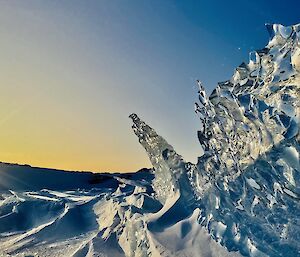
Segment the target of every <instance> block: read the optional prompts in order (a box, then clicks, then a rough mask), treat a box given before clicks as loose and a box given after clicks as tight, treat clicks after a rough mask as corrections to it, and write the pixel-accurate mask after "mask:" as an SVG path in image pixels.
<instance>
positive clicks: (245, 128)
mask: <svg viewBox="0 0 300 257" xmlns="http://www.w3.org/2000/svg"><path fill="white" fill-rule="evenodd" d="M267 29H268V31H269V34H270V41H269V43H268V44H267V46H266V47H265V48H264V49H262V50H258V51H255V52H252V53H250V60H249V63H248V64H245V63H243V64H241V65H240V66H239V67H237V68H236V70H235V72H234V75H233V77H232V78H231V79H230V80H228V81H225V82H222V83H219V84H218V86H217V88H216V89H215V90H214V91H213V92H212V94H211V95H210V96H207V94H206V92H205V90H204V87H203V85H202V84H201V82H200V81H198V86H199V102H198V103H196V104H195V111H196V113H197V115H199V118H200V121H201V123H200V131H199V132H198V138H199V141H200V144H201V146H202V147H203V150H204V154H203V155H202V156H200V157H199V158H198V162H197V164H193V163H189V162H186V161H185V160H184V158H183V157H182V156H180V155H179V154H177V153H176V151H175V150H174V148H173V147H172V146H171V145H170V144H168V143H167V142H166V140H164V139H163V138H162V137H161V136H159V135H158V134H157V133H156V132H155V131H154V130H153V129H152V128H151V127H150V126H148V125H147V124H146V123H145V122H143V121H142V120H141V119H140V118H139V117H138V116H137V115H135V114H132V115H131V116H130V117H131V119H132V120H133V130H134V132H135V134H136V135H137V137H138V138H139V141H140V143H141V145H142V146H143V147H144V148H145V149H146V151H147V153H148V155H149V158H150V161H151V163H152V164H153V168H154V175H155V178H154V180H152V178H151V176H147V175H149V174H146V173H142V174H138V173H137V174H136V175H134V177H132V178H130V179H129V178H128V179H127V178H124V177H118V176H116V177H114V179H115V180H117V181H118V184H117V185H118V186H117V188H115V187H114V186H112V185H115V182H113V183H110V182H109V181H108V180H106V185H107V187H106V188H98V189H93V190H88V191H87V190H70V191H67V192H64V191H60V192H58V191H52V190H40V191H35V192H24V191H19V192H14V191H8V192H0V246H1V247H0V256H45V257H46V256H64V257H65V256H76V257H79V256H115V257H118V256H130V257H141V256H165V257H166V256H189V257H194V256H201V257H208V256H210V257H219V256H223V257H226V256H228V257H229V256H241V255H242V256H272V257H273V256H274V257H275V256H276V257H277V256H293V257H294V256H300V245H299V239H300V227H299V226H300V222H299V211H300V204H299V196H300V188H299V183H300V164H299V150H300V147H299V133H298V132H299V131H298V130H299V104H300V103H299V100H298V99H299V85H300V81H299V80H300V79H299V72H300V45H299V40H300V32H299V30H300V25H295V26H290V27H284V26H282V25H276V24H274V25H267ZM109 185H111V186H109Z"/></svg>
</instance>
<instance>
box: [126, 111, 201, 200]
mask: <svg viewBox="0 0 300 257" xmlns="http://www.w3.org/2000/svg"><path fill="white" fill-rule="evenodd" d="M129 117H130V118H131V119H132V121H133V126H132V128H133V131H134V133H135V134H136V135H137V137H138V138H139V142H140V143H141V145H142V146H143V147H144V148H145V150H146V152H147V154H148V156H149V158H150V161H151V163H152V165H153V167H154V172H155V179H154V182H153V187H154V190H155V192H156V195H157V198H158V199H159V200H160V201H161V202H162V203H164V202H165V201H166V199H167V198H168V197H170V196H172V195H174V194H175V193H178V192H179V193H180V195H181V196H182V197H184V198H185V200H186V204H187V205H188V204H189V202H192V201H193V197H194V196H193V191H192V190H191V185H190V183H189V178H188V174H189V172H190V170H191V169H193V168H195V166H194V165H192V164H191V163H187V162H185V161H184V160H183V158H182V157H181V156H180V155H179V154H177V153H176V152H175V150H174V148H173V147H172V146H171V145H170V144H168V143H167V141H166V140H165V139H164V138H162V137H161V136H159V135H158V134H157V133H156V132H155V131H154V129H152V128H151V127H150V126H148V125H147V124H146V123H145V122H143V121H142V120H141V119H140V118H139V117H138V116H137V115H136V114H131V115H130V116H129Z"/></svg>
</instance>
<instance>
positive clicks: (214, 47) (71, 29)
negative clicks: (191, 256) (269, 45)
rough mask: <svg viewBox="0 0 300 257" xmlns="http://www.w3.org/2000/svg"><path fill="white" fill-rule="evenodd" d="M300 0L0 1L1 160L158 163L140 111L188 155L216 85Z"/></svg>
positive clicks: (74, 166) (89, 166) (85, 165)
mask: <svg viewBox="0 0 300 257" xmlns="http://www.w3.org/2000/svg"><path fill="white" fill-rule="evenodd" d="M299 9H300V2H299V1H277V0H275V1H259V0H254V1H241V0H239V1H216V0H211V1H200V0H199V1H183V0H182V1H181V0H180V1H179V0H178V1H175V0H165V1H159V0H153V1H150V0H110V1H108V0H107V1H105V0H99V1H90V0H87V1H77V0H72V1H61V0H57V1H56V0H51V1H50V0H45V1H37V0H35V1H31V0H27V1H21V0H20V1H14V0H10V1H4V0H1V1H0V51H1V53H0V74H1V76H0V89H1V92H0V161H5V162H13V163H27V164H30V165H33V166H40V167H52V168H60V169H68V170H93V171H136V170H138V169H140V168H142V167H145V166H150V163H149V161H148V158H147V155H146V154H145V152H144V150H143V149H142V147H141V146H140V145H139V143H138V141H137V138H136V137H135V136H134V134H133V133H132V131H131V122H130V120H129V119H128V115H129V114H130V113H132V112H135V113H137V114H138V115H140V116H141V118H142V119H144V120H145V121H146V122H147V123H148V124H150V125H151V126H152V127H154V128H155V129H156V131H157V132H158V133H159V134H160V135H162V136H164V137H165V138H166V139H167V140H168V141H169V143H171V144H172V145H173V146H174V147H175V149H176V150H177V152H178V153H180V154H182V155H183V156H184V157H185V158H186V159H187V160H189V161H193V162H195V161H196V157H197V156H199V155H200V154H201V148H200V146H199V143H198V141H197V137H196V131H197V129H198V125H199V123H198V119H197V117H196V115H195V114H194V111H193V108H194V107H193V104H194V101H195V100H196V87H195V80H196V79H200V80H201V81H202V82H203V83H204V85H205V86H206V88H207V90H208V91H211V90H212V88H214V87H215V85H216V83H217V82H218V81H222V80H226V79H228V78H230V76H231V75H232V73H233V69H234V68H235V67H236V66H237V65H239V64H240V63H241V62H242V61H247V60H248V52H250V51H252V50H254V49H257V48H263V46H264V45H265V44H266V42H267V39H268V35H267V32H266V30H265V27H264V23H266V22H276V23H282V24H285V25H289V24H294V23H299V22H300V15H299Z"/></svg>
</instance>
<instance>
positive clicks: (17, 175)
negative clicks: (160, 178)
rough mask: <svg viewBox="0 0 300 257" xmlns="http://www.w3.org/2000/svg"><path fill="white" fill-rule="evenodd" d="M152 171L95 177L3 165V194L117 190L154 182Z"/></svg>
mask: <svg viewBox="0 0 300 257" xmlns="http://www.w3.org/2000/svg"><path fill="white" fill-rule="evenodd" d="M152 176H153V173H152V170H151V169H147V168H143V169H141V170H139V171H137V172H134V173H93V172H86V171H82V172H81V171H65V170H57V169H47V168H37V167H31V166H30V165H19V164H11V163H4V162H0V190H2V191H3V190H41V189H51V190H76V189H91V188H94V187H106V188H110V187H111V188H117V187H118V185H119V181H120V180H122V179H131V178H135V179H136V180H143V179H144V178H145V179H152Z"/></svg>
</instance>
